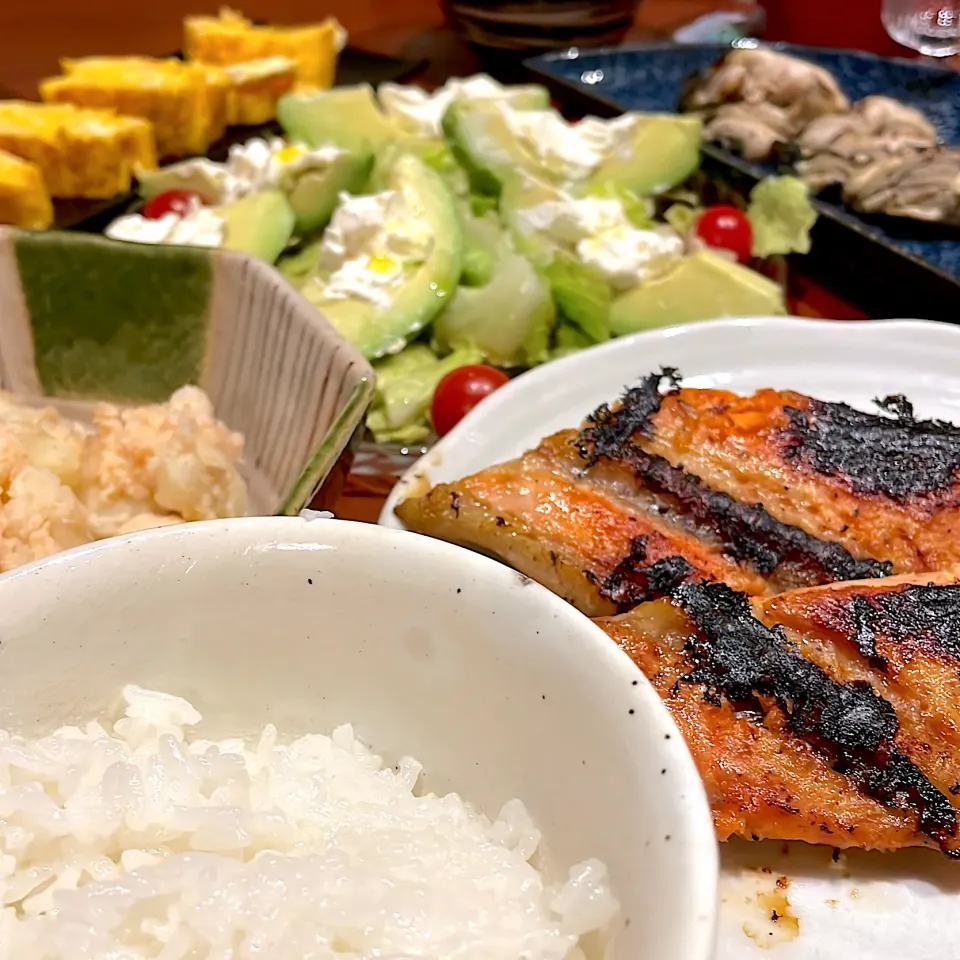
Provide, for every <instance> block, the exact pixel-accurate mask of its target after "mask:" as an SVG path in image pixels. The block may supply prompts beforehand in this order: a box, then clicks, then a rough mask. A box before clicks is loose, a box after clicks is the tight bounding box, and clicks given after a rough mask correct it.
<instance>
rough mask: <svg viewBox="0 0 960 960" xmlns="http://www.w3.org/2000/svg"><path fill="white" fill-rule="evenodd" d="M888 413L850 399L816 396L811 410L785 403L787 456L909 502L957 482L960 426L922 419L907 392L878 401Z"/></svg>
mask: <svg viewBox="0 0 960 960" xmlns="http://www.w3.org/2000/svg"><path fill="white" fill-rule="evenodd" d="M876 404H877V406H878V407H879V408H880V409H881V410H882V411H883V413H884V414H888V416H883V415H880V414H876V413H864V412H862V411H860V410H854V409H853V408H852V407H849V406H847V405H846V404H845V403H825V402H824V401H822V400H810V402H809V408H808V409H807V410H798V409H796V408H795V407H784V411H785V412H786V414H787V416H788V417H789V418H790V423H789V426H787V427H786V428H784V430H783V431H782V438H783V441H784V455H785V456H787V457H790V458H791V459H793V460H794V461H796V462H799V463H801V464H803V465H804V466H806V467H807V468H808V469H810V470H815V471H816V472H817V473H821V474H823V475H824V476H828V477H842V478H843V479H844V480H846V481H847V483H849V484H850V488H851V489H852V490H853V491H854V492H856V493H862V494H870V493H873V494H884V495H886V496H888V497H891V498H892V499H894V500H898V501H901V502H902V501H904V500H906V499H907V498H908V497H909V496H911V495H923V494H929V493H936V492H938V491H943V490H947V489H949V488H950V487H951V486H952V485H953V484H954V483H955V482H956V473H957V469H958V468H960V428H957V427H956V426H955V425H954V424H952V423H945V422H944V421H942V420H917V419H916V418H915V417H914V415H913V405H912V404H911V403H910V401H909V400H907V399H906V398H905V397H903V396H899V395H897V396H891V397H886V398H885V399H883V400H877V401H876Z"/></svg>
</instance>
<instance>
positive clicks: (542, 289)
mask: <svg viewBox="0 0 960 960" xmlns="http://www.w3.org/2000/svg"><path fill="white" fill-rule="evenodd" d="M278 116H279V119H280V123H281V125H282V126H283V128H284V132H285V134H286V137H287V139H288V140H290V141H291V142H293V143H296V144H301V145H303V146H304V147H305V148H306V149H308V150H319V149H321V148H334V149H336V150H337V151H340V152H341V154H343V155H345V156H356V157H358V158H361V159H362V163H360V164H354V165H353V166H352V167H351V169H352V170H353V171H356V170H357V169H358V168H360V167H362V168H364V169H367V170H369V175H368V176H367V178H366V182H364V183H362V184H358V182H357V181H356V179H354V180H353V181H352V182H351V183H350V185H349V187H346V188H341V189H340V190H339V191H338V192H337V194H336V201H335V202H334V203H331V202H330V201H331V197H330V196H329V192H328V195H326V196H324V198H323V200H324V203H325V205H326V206H325V209H324V211H323V213H324V215H325V216H324V218H323V225H322V227H320V228H318V229H314V230H313V232H312V233H310V232H304V233H302V234H300V235H299V241H298V242H297V243H295V244H294V245H292V246H291V247H289V248H288V250H287V252H285V253H284V254H283V255H281V256H280V258H279V261H278V267H279V269H280V270H281V271H282V272H283V273H284V274H285V275H286V276H287V277H288V279H289V280H290V281H291V282H292V283H294V284H295V285H296V286H297V287H298V288H299V289H300V290H301V292H302V293H303V295H304V296H305V297H306V298H307V299H309V300H310V301H311V302H312V303H314V304H316V305H317V307H318V309H320V310H321V311H322V312H323V313H324V315H325V316H326V317H327V318H328V319H329V320H330V322H331V323H333V324H334V325H335V326H336V327H337V328H338V329H339V330H340V331H341V332H342V333H343V334H344V336H346V337H347V338H348V339H349V340H351V341H352V342H353V343H354V344H355V345H356V346H357V347H358V348H359V349H360V350H362V351H363V353H364V354H365V355H366V356H367V357H368V358H369V359H370V360H371V361H373V362H374V365H375V367H376V370H377V377H378V388H377V398H376V401H375V404H374V406H373V408H372V410H371V412H370V414H369V417H368V425H369V427H370V429H371V430H372V431H373V433H374V436H375V437H376V439H377V440H378V441H396V442H402V443H414V442H417V441H419V440H422V439H425V438H426V437H427V436H428V434H429V432H430V430H429V425H428V410H429V405H430V402H431V398H432V395H433V392H434V390H435V389H436V386H437V384H438V383H439V382H440V380H441V379H442V378H443V377H444V376H445V375H446V374H448V373H449V372H451V371H452V370H455V369H457V368H459V367H461V366H466V365H471V364H477V363H489V364H492V365H494V366H498V367H502V368H506V369H510V368H524V367H529V366H534V365H536V364H539V363H543V362H545V361H548V360H550V359H552V358H554V357H557V356H563V355H566V354H568V353H571V352H573V351H576V350H580V349H583V348H584V347H588V346H590V345H592V344H595V343H600V342H602V341H604V340H606V339H608V338H610V337H611V336H618V335H620V334H623V333H627V332H632V331H636V330H642V329H646V328H648V327H651V326H659V325H664V324H670V323H675V322H686V321H690V320H697V319H707V318H709V317H713V316H720V315H724V314H728V315H729V314H739V315H750V314H754V315H757V314H770V313H784V312H785V306H784V301H783V293H782V290H781V289H780V288H779V287H778V286H777V285H776V284H774V283H773V282H772V281H770V280H768V279H767V278H766V277H764V276H762V275H761V274H759V273H757V272H756V271H754V270H751V269H750V268H749V267H748V266H746V265H745V264H744V263H740V262H737V260H736V257H735V256H733V255H732V254H731V253H730V252H729V251H728V250H723V249H710V248H709V246H705V244H704V243H703V242H702V240H698V239H697V224H698V221H699V218H700V215H701V211H700V210H699V209H698V207H697V204H696V198H695V197H692V196H689V197H688V196H682V199H676V200H673V201H666V203H665V195H667V194H668V193H669V195H670V196H680V195H678V194H676V193H670V192H671V191H674V190H675V188H677V187H679V186H680V185H681V184H682V183H683V182H684V181H686V180H687V178H688V177H690V176H691V174H693V173H695V172H696V171H697V169H698V168H699V162H700V126H699V121H698V120H696V119H695V118H691V117H689V116H670V115H643V114H635V113H634V114H630V113H628V114H624V115H623V116H621V117H618V118H616V119H614V120H600V119H597V118H594V117H588V118H585V119H584V120H582V121H580V122H579V123H576V124H572V123H568V122H567V121H565V120H564V119H563V118H562V117H561V116H560V115H559V114H558V113H557V112H556V111H555V110H553V109H551V108H550V106H549V96H548V94H547V91H546V89H545V88H542V87H539V86H514V87H505V86H501V85H500V84H498V83H497V82H496V81H494V80H492V79H491V78H489V77H485V76H475V77H470V78H466V79H463V80H451V81H449V82H448V83H447V84H446V85H445V86H444V87H442V88H440V89H439V90H437V91H436V92H434V93H426V92H424V91H422V90H420V89H418V88H416V87H405V86H403V87H401V86H397V85H394V84H383V85H382V86H381V87H380V88H379V90H378V91H377V92H376V93H375V92H374V91H373V90H372V89H371V88H370V87H368V86H366V85H361V86H358V87H346V88H336V89H333V90H330V91H325V92H322V93H316V94H304V95H291V96H288V97H286V98H284V99H283V100H281V102H280V104H279V108H278ZM369 157H373V162H372V165H371V163H370V161H369V159H367V158H369ZM364 165H365V166H364ZM329 179H332V178H329ZM327 208H329V209H327ZM734 214H737V211H734ZM737 215H738V216H741V218H742V214H737ZM815 216H816V215H815V213H814V211H813V209H812V207H811V206H810V203H809V200H808V198H807V195H806V189H805V187H804V186H803V184H802V183H800V181H797V180H794V179H793V178H790V177H775V178H770V179H768V180H766V181H763V182H762V183H761V184H759V185H758V186H757V187H756V188H755V190H754V193H753V195H752V197H751V202H750V205H749V208H748V210H747V212H746V219H744V224H746V226H745V227H743V226H742V225H741V226H742V229H746V230H747V231H748V233H750V232H751V231H752V234H751V235H752V253H753V255H754V256H769V255H772V254H779V253H789V252H793V251H798V252H805V251H806V250H808V249H809V230H810V227H811V226H812V224H813V221H814V219H815ZM301 219H304V217H303V216H302V215H301ZM715 219H716V218H715ZM721 219H722V218H721ZM713 246H716V247H722V246H723V244H722V243H714V244H713ZM741 259H743V258H742V257H741Z"/></svg>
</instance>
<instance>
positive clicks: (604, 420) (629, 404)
mask: <svg viewBox="0 0 960 960" xmlns="http://www.w3.org/2000/svg"><path fill="white" fill-rule="evenodd" d="M665 376H667V377H669V378H670V382H671V387H672V388H675V386H676V382H677V379H676V378H677V373H676V371H675V370H669V371H668V370H664V371H663V372H662V373H660V374H651V375H650V376H648V377H645V378H644V380H643V381H642V382H641V384H640V385H639V386H637V387H634V388H633V389H631V390H628V391H627V392H626V393H625V394H624V396H623V399H622V400H621V403H620V404H619V405H618V406H617V407H616V409H613V408H611V407H610V405H609V404H603V405H602V406H601V407H599V408H598V409H597V410H596V411H595V412H594V413H593V414H591V415H590V416H589V417H588V418H587V420H586V426H585V427H584V428H583V429H582V430H581V431H580V434H579V435H578V437H577V439H576V440H575V441H574V445H575V446H576V447H577V450H578V451H579V453H580V456H581V457H583V459H584V460H585V461H586V465H587V468H588V469H589V467H591V466H593V465H594V464H595V463H596V462H597V461H598V460H599V459H601V458H602V457H603V458H606V459H608V460H612V461H615V462H618V463H623V464H626V465H627V466H629V467H630V468H631V469H632V470H633V471H634V473H635V474H636V476H637V477H638V479H640V480H642V481H643V482H644V483H645V484H646V485H647V486H648V487H649V488H650V489H651V490H653V491H655V492H656V493H659V494H661V495H665V496H668V497H670V498H671V499H672V500H673V501H674V503H675V506H676V508H677V510H678V512H680V513H682V514H686V515H687V516H690V517H693V518H694V519H695V520H696V521H697V523H699V524H702V525H703V526H705V527H707V528H708V529H709V530H710V531H711V532H712V533H713V535H714V536H715V537H716V538H717V540H719V541H720V543H721V544H722V545H723V549H724V552H725V553H726V554H727V555H728V556H730V557H732V558H733V559H734V560H737V561H739V562H741V563H744V562H746V563H749V564H751V565H752V566H753V568H754V569H755V570H756V571H757V572H758V573H760V574H761V575H766V574H769V573H772V572H773V571H774V570H776V569H777V568H778V567H780V566H781V565H782V564H791V565H795V566H797V567H800V568H801V569H803V570H806V571H810V572H811V573H812V574H813V575H814V577H815V578H816V580H817V582H819V583H824V582H829V581H833V580H868V579H873V578H876V577H884V576H887V575H888V574H890V573H891V572H892V570H893V567H892V565H891V564H889V563H881V562H878V561H876V560H858V559H857V558H856V557H853V556H851V555H850V554H849V553H848V552H847V551H846V550H845V549H844V548H843V547H842V546H841V545H840V544H839V543H831V542H828V541H825V540H819V539H818V538H817V537H814V536H811V535H810V534H809V533H806V532H805V531H804V530H801V529H800V528H799V527H794V526H791V525H789V524H786V523H781V522H780V521H779V520H777V519H776V518H774V517H772V516H771V515H770V514H769V513H767V511H766V510H765V509H764V508H763V507H762V506H760V504H743V503H740V502H739V501H737V500H734V498H733V497H731V496H730V495H729V494H726V493H721V492H718V491H715V490H711V489H709V488H708V487H706V486H704V484H703V482H702V481H701V480H700V478H699V477H696V476H694V475H693V474H689V473H686V472H685V471H683V470H681V469H680V468H679V467H674V466H673V465H672V464H671V463H670V462H669V461H668V460H666V459H664V458H663V457H660V456H657V455H655V454H649V453H647V452H646V451H644V450H643V449H642V448H641V447H640V446H638V445H637V443H636V442H634V440H633V437H634V435H635V433H640V434H641V435H642V434H645V433H646V432H647V431H648V430H649V425H650V419H651V418H652V417H653V416H654V414H656V412H657V411H658V410H659V409H660V403H661V401H662V399H663V395H662V394H661V393H660V389H659V387H660V382H661V380H662V379H663V378H664V377H665Z"/></svg>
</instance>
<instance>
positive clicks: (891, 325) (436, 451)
mask: <svg viewBox="0 0 960 960" xmlns="http://www.w3.org/2000/svg"><path fill="white" fill-rule="evenodd" d="M812 325H815V326H817V327H818V328H819V329H820V330H823V329H824V328H826V327H828V326H835V327H836V328H837V329H841V328H842V329H843V330H844V331H846V332H854V331H855V332H854V334H853V335H854V336H855V337H861V336H862V337H864V338H865V339H872V338H873V337H874V336H876V335H878V334H880V333H891V332H893V333H903V334H907V333H910V334H912V335H914V336H917V337H927V336H928V335H929V334H932V333H936V334H937V335H938V336H939V335H942V336H943V337H944V338H946V339H947V340H949V338H951V337H960V327H954V326H952V325H950V324H946V323H937V322H936V321H932V320H920V319H914V318H909V319H908V318H897V319H890V320H870V321H855V320H829V319H819V318H817V319H813V318H807V317H795V316H791V317H774V316H771V317H732V318H720V319H716V320H706V321H700V322H698V323H686V324H679V325H677V326H674V327H663V328H659V329H656V330H644V331H641V332H639V333H634V334H630V335H628V336H625V337H618V338H616V339H613V340H608V341H607V342H606V343H601V344H598V345H597V346H594V347H590V348H589V349H587V350H582V351H580V352H578V353H575V354H572V355H570V356H567V357H562V358H561V359H559V360H552V361H550V362H549V363H546V364H543V365H542V366H539V367H535V368H533V369H532V370H528V371H526V372H525V373H523V374H521V375H520V376H519V377H515V378H514V379H513V380H511V381H510V382H509V383H508V384H506V385H505V386H503V387H501V388H500V389H499V390H497V392H496V393H494V394H492V395H491V396H490V397H488V398H487V399H486V400H485V401H484V402H483V404H481V405H479V406H477V407H474V409H473V410H471V411H470V413H468V414H467V416H466V417H464V418H463V420H461V421H460V423H458V424H457V425H456V427H454V428H453V430H451V431H450V432H449V433H448V434H447V435H446V436H445V437H442V438H441V439H440V440H439V441H438V442H437V443H436V444H435V445H434V446H433V447H432V448H431V449H430V450H429V451H428V452H427V453H425V454H424V455H423V456H422V457H420V458H419V459H418V460H417V461H416V462H415V463H413V464H412V466H410V468H409V469H407V470H406V471H405V472H404V474H403V476H402V477H401V478H400V480H399V481H398V482H397V484H396V485H395V486H394V488H393V489H392V490H391V491H390V495H389V496H388V497H387V500H386V502H385V503H384V505H383V509H382V510H381V511H380V516H379V517H378V519H377V523H378V524H380V525H381V526H384V527H390V528H393V529H397V530H406V529H407V528H406V527H405V526H404V524H403V523H402V522H401V521H400V519H399V518H398V517H397V516H396V514H395V513H394V509H395V508H396V506H397V504H398V503H400V502H401V500H402V499H404V497H403V494H404V492H405V489H406V487H407V486H409V485H410V484H411V483H413V482H421V480H425V481H426V482H429V479H430V468H431V467H432V466H435V465H436V464H437V463H438V462H440V461H442V460H443V457H444V454H445V453H446V452H447V451H448V450H450V449H451V448H455V447H456V446H457V444H458V443H459V442H460V441H461V439H463V438H465V437H466V436H467V434H468V432H469V431H470V430H471V428H472V427H473V425H474V424H475V423H479V422H481V420H482V419H483V418H487V417H496V414H497V412H498V411H502V410H503V409H504V408H505V407H507V406H508V405H509V404H510V403H511V402H512V401H513V398H514V395H515V394H517V393H519V392H521V391H523V390H526V389H530V388H531V387H534V386H535V385H536V384H537V383H543V382H547V381H550V380H552V379H554V378H555V377H557V376H560V375H562V374H563V373H564V372H567V371H571V370H575V369H576V368H577V367H578V366H579V365H580V364H581V363H582V362H583V358H584V357H587V356H589V357H590V358H591V359H592V360H597V359H599V358H602V357H604V356H606V355H607V354H608V353H613V352H614V351H621V350H624V349H629V348H630V347H631V346H632V345H633V344H635V343H651V342H664V341H667V340H672V339H684V338H690V337H696V336H698V335H702V333H703V332H704V331H709V330H716V329H718V328H719V329H723V328H728V329H730V330H731V331H748V330H752V329H756V328H776V327H780V328H781V329H783V330H790V331H794V330H799V329H803V328H810V327H811V326H812ZM610 399H611V400H612V399H614V398H613V397H612V396H611V398H610ZM585 413H586V411H585Z"/></svg>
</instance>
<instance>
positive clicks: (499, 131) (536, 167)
mask: <svg viewBox="0 0 960 960" xmlns="http://www.w3.org/2000/svg"><path fill="white" fill-rule="evenodd" d="M443 134H444V136H445V137H446V138H447V142H448V143H449V144H450V148H451V149H452V150H453V155H454V156H455V157H456V158H457V160H458V161H459V162H460V165H461V166H462V167H463V168H464V169H465V170H466V171H467V175H468V176H469V177H470V186H471V187H472V188H473V190H474V191H476V192H477V193H485V194H490V195H491V196H498V195H499V193H500V190H501V189H502V187H503V184H504V183H505V182H506V181H507V180H509V179H511V178H512V177H514V176H516V175H517V173H518V172H519V173H527V174H529V175H531V176H536V175H538V174H539V175H541V176H542V175H543V170H542V168H541V164H540V163H539V162H538V161H537V159H536V157H534V156H532V155H531V154H530V153H528V152H527V151H526V150H524V148H523V146H522V145H521V144H520V142H519V141H518V140H517V138H516V137H515V136H514V135H513V131H512V130H511V129H510V127H509V125H508V124H507V121H506V120H505V119H504V114H503V110H502V109H501V108H500V106H498V105H497V104H496V103H493V102H491V101H488V100H474V101H468V100H462V101H454V102H453V103H451V104H450V106H449V107H448V108H447V111H446V113H444V115H443Z"/></svg>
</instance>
